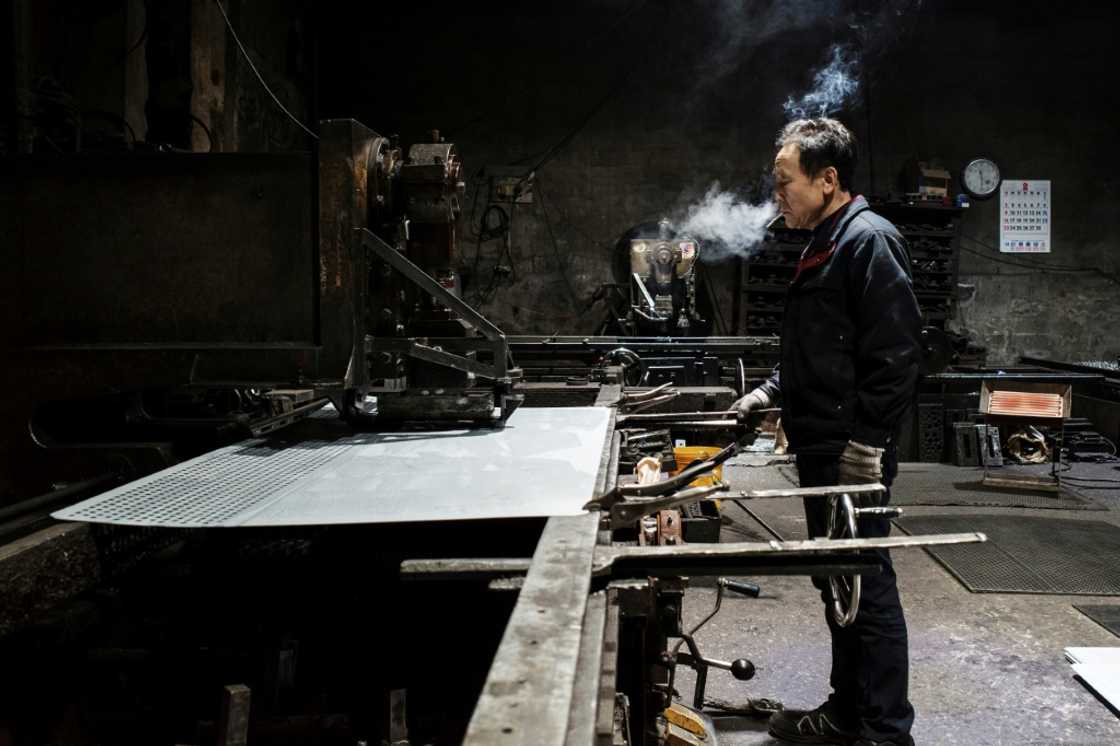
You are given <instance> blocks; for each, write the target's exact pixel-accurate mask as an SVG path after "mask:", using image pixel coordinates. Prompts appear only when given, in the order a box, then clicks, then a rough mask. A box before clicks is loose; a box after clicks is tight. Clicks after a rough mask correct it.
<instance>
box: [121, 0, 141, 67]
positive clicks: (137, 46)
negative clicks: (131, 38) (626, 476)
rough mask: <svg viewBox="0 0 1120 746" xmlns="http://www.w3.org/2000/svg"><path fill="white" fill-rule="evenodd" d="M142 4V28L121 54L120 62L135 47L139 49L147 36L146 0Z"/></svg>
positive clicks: (126, 57)
mask: <svg viewBox="0 0 1120 746" xmlns="http://www.w3.org/2000/svg"><path fill="white" fill-rule="evenodd" d="M143 5H144V28H142V29H141V30H140V36H139V37H137V39H136V41H135V42H133V43H132V46H130V47H129V48H128V50H127V51H125V53H124V54H122V55H121V62H124V61H125V60H127V59H128V58H129V57H131V56H132V53H133V52H135V51H136V50H137V49H139V48H140V45H141V44H143V43H144V41H145V40H146V39H147V38H148V3H147V2H146V0H145V2H144V3H143ZM118 64H119V63H118Z"/></svg>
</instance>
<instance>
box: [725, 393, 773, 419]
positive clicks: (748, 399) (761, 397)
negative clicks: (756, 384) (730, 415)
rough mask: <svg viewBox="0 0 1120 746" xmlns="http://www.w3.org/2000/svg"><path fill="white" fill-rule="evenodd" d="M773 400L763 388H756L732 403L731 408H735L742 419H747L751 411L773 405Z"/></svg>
mask: <svg viewBox="0 0 1120 746" xmlns="http://www.w3.org/2000/svg"><path fill="white" fill-rule="evenodd" d="M771 404H773V401H772V400H771V399H770V397H769V396H768V395H767V394H766V392H764V391H763V390H762V389H755V390H754V391H752V392H750V393H749V394H747V395H746V396H744V397H743V398H742V399H739V401H737V402H735V403H734V404H732V405H731V409H733V410H735V411H736V412H737V413H738V415H739V419H740V420H745V419H746V418H747V416H748V415H750V413H751V412H753V411H754V410H756V409H766V408H767V407H769V406H771Z"/></svg>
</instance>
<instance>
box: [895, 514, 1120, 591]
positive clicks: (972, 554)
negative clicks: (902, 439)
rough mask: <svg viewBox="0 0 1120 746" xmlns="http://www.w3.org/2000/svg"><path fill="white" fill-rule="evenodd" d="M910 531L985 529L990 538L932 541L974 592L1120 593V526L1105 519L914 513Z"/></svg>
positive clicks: (905, 521) (937, 555) (906, 526)
mask: <svg viewBox="0 0 1120 746" xmlns="http://www.w3.org/2000/svg"><path fill="white" fill-rule="evenodd" d="M895 525H897V526H898V527H899V528H900V529H902V530H903V531H905V532H906V533H908V534H912V535H914V534H938V533H956V532H959V531H982V532H983V533H985V534H987V535H988V541H987V542H986V543H984V544H960V545H950V546H943V547H930V548H927V549H926V551H927V552H929V553H930V555H932V556H933V557H934V559H936V560H937V561H938V562H940V563H941V564H942V565H943V566H944V567H945V569H946V570H948V571H949V572H950V573H951V574H952V575H953V576H954V577H956V578H957V580H959V581H960V582H961V583H962V584H963V585H964V586H965V587H966V588H968V589H969V590H970V591H973V592H974V593H1042V594H1086V595H1103V596H1114V595H1120V527H1117V526H1114V525H1112V524H1111V523H1105V522H1103V521H1078V520H1071V519H1068V518H1066V519H1061V518H1047V517H1045V516H1043V517H1035V516H1020V515H1014V516H1008V515H931V516H908V517H905V518H901V519H899V520H897V521H895Z"/></svg>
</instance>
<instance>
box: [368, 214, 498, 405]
mask: <svg viewBox="0 0 1120 746" xmlns="http://www.w3.org/2000/svg"><path fill="white" fill-rule="evenodd" d="M356 233H357V235H358V238H359V240H360V242H361V245H362V246H363V247H365V248H366V249H367V250H369V251H370V252H372V253H373V255H374V256H376V257H377V258H378V259H380V260H382V261H383V262H385V263H386V264H388V265H389V266H390V267H392V268H393V269H395V270H397V271H398V272H400V273H401V274H402V275H404V276H405V277H407V278H408V279H409V280H411V281H412V283H413V284H415V285H416V286H417V287H419V288H420V289H421V290H423V291H424V292H426V293H427V294H428V295H430V296H432V297H433V298H435V299H436V300H437V301H439V302H440V303H442V304H443V305H445V306H447V307H448V308H450V309H451V310H452V311H453V312H455V313H456V314H458V315H459V317H460V318H462V319H463V320H464V321H466V322H467V323H468V324H470V325H471V326H473V327H475V328H476V329H478V331H479V332H480V333H481V334H482V336H484V337H486V339H488V340H490V341H491V342H492V343H493V344H492V348H493V353H494V363H493V365H492V366H485V365H483V364H481V363H476V362H474V361H471V360H468V359H467V358H460V357H459V356H458V355H452V354H451V353H441V354H439V355H433V353H440V352H441V351H438V350H433V349H432V348H424V346H423V345H417V346H414V347H413V348H411V349H410V350H409V354H411V355H413V356H414V357H420V358H421V359H424V360H428V362H434V363H437V364H440V365H451V363H452V362H453V361H454V362H457V363H458V364H457V365H451V367H456V368H458V367H459V365H463V364H471V365H473V366H476V368H475V370H471V371H470V372H473V373H476V375H480V376H482V377H484V378H491V379H493V380H495V381H499V382H502V383H505V382H507V381H508V379H509V371H508V361H509V343H508V342H507V341H506V335H505V334H503V333H502V330H501V329H499V328H498V327H497V326H495V325H494V323H493V322H492V321H490V320H489V319H488V318H486V317H485V316H483V315H482V314H481V313H479V312H478V311H476V310H475V309H473V308H471V306H470V305H468V304H467V303H466V301H464V300H462V299H461V298H459V297H458V296H457V295H455V294H454V293H452V292H451V291H449V290H448V289H447V288H445V287H444V286H443V285H440V284H439V282H437V281H436V279H435V278H433V277H432V276H431V275H429V274H428V273H427V272H425V271H424V270H422V269H420V267H418V266H416V265H415V264H413V263H412V262H411V261H409V259H408V257H406V256H405V255H404V254H402V253H401V252H399V251H397V250H396V249H395V248H393V247H392V246H390V245H389V244H387V243H386V242H385V241H384V240H382V239H381V237H380V236H378V235H377V234H375V233H372V232H370V231H369V230H367V229H365V228H358V229H357V230H356ZM418 352H419V353H420V354H417V353H418ZM423 355H427V356H428V357H422V356H423ZM433 357H435V358H437V359H433ZM460 369H461V370H464V369H463V368H460Z"/></svg>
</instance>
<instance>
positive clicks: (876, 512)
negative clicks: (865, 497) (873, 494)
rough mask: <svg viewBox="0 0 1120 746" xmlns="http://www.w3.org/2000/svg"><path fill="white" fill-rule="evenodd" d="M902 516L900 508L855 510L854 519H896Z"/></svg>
mask: <svg viewBox="0 0 1120 746" xmlns="http://www.w3.org/2000/svg"><path fill="white" fill-rule="evenodd" d="M901 515H902V508H894V507H883V508H856V518H898V517H900V516H901Z"/></svg>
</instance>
